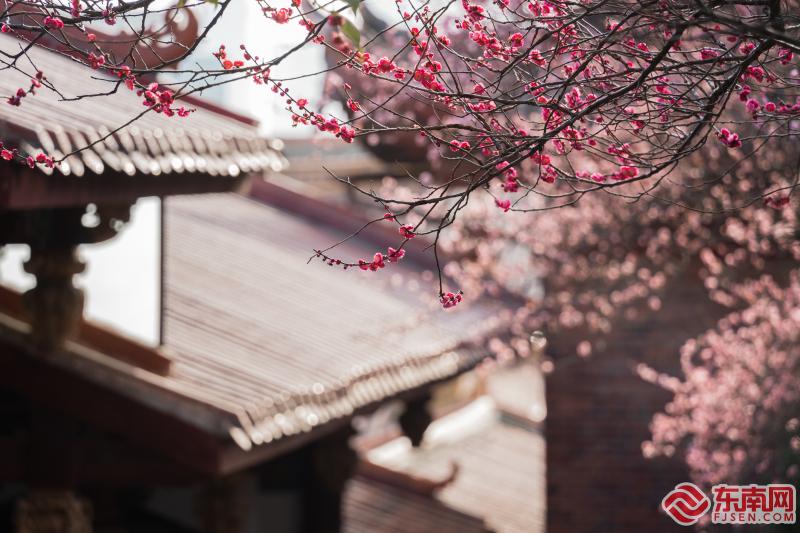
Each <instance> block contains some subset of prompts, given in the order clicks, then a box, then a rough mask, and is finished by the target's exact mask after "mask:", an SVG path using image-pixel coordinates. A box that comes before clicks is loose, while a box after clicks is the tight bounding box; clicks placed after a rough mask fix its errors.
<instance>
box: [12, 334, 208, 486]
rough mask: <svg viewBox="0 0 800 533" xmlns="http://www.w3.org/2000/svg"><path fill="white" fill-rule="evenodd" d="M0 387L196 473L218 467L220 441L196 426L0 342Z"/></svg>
mask: <svg viewBox="0 0 800 533" xmlns="http://www.w3.org/2000/svg"><path fill="white" fill-rule="evenodd" d="M0 368H2V369H3V371H2V372H0V388H2V389H5V390H10V391H13V392H15V393H17V394H18V395H20V396H22V397H23V398H26V399H27V400H28V401H30V402H31V404H32V405H34V406H40V407H45V408H47V409H51V410H52V411H54V412H58V413H62V414H65V415H68V416H70V417H73V418H75V419H77V420H81V421H83V422H85V423H86V424H88V425H90V426H95V427H97V428H100V429H103V430H106V431H108V432H110V433H112V434H115V435H120V436H122V437H124V438H125V439H127V440H129V441H130V442H132V443H135V444H137V445H139V446H141V447H142V448H144V449H147V450H152V451H154V452H156V453H158V454H160V455H162V456H164V457H167V458H169V459H170V460H171V461H174V462H175V463H176V464H179V465H183V466H184V467H185V468H188V469H189V470H191V471H193V472H196V473H198V474H201V475H217V474H218V473H219V472H220V469H221V454H222V442H221V441H220V439H218V438H216V437H215V436H213V435H210V434H208V433H206V432H204V431H202V430H201V429H199V428H196V427H194V426H191V425H189V424H187V423H185V422H183V421H181V420H178V419H176V418H173V417H171V416H169V415H168V414H165V413H161V412H158V411H155V410H153V409H150V408H148V407H146V406H143V405H142V404H140V403H138V402H136V401H134V400H132V399H129V398H127V397H124V396H121V395H119V394H117V393H115V392H113V391H111V390H109V389H107V388H104V387H101V386H99V385H96V384H94V383H91V382H88V381H85V380H83V379H81V378H79V377H78V376H75V375H74V374H72V373H70V372H67V371H65V370H62V369H60V368H56V367H54V366H52V365H50V364H47V363H46V362H45V361H42V360H40V359H37V358H35V357H33V356H30V355H29V354H27V353H24V352H22V351H21V350H20V349H19V348H17V347H16V346H13V345H10V344H8V343H5V342H0Z"/></svg>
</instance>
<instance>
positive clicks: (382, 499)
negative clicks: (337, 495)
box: [344, 477, 491, 533]
mask: <svg viewBox="0 0 800 533" xmlns="http://www.w3.org/2000/svg"><path fill="white" fill-rule="evenodd" d="M345 502H346V503H345V508H344V522H345V527H344V532H345V533H376V532H380V533H490V532H491V530H490V529H487V527H486V524H484V522H483V520H481V519H480V518H477V517H475V516H472V515H470V514H467V513H462V512H460V511H457V510H455V509H453V508H452V507H449V506H448V505H446V504H444V503H442V502H440V501H438V500H436V499H435V498H431V497H430V496H428V495H424V494H416V493H414V492H412V491H408V490H404V489H402V488H398V487H393V486H391V485H388V484H385V483H380V482H378V481H374V480H371V479H367V478H364V477H356V478H355V479H353V480H352V481H351V482H350V484H349V486H348V488H347V496H346V500H345Z"/></svg>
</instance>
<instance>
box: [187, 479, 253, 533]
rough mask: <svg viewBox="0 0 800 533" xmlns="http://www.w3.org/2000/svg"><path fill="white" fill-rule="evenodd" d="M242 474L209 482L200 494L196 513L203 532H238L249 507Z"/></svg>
mask: <svg viewBox="0 0 800 533" xmlns="http://www.w3.org/2000/svg"><path fill="white" fill-rule="evenodd" d="M245 492H246V489H245V487H244V480H243V478H242V476H236V475H234V476H227V477H224V478H221V479H215V480H213V481H211V482H209V483H208V484H207V485H206V486H205V487H204V488H203V491H202V493H201V494H200V498H199V500H198V507H199V508H198V513H199V515H200V522H201V524H202V532H203V533H240V532H242V531H243V530H244V525H245V523H246V521H247V520H246V518H247V516H248V513H249V511H250V509H248V508H247V507H248V506H247V497H246V494H245Z"/></svg>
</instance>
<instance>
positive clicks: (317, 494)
mask: <svg viewBox="0 0 800 533" xmlns="http://www.w3.org/2000/svg"><path fill="white" fill-rule="evenodd" d="M354 434H355V432H354V431H353V430H352V428H351V427H350V426H347V427H346V428H343V429H341V430H339V431H337V432H336V433H333V434H331V435H329V436H327V437H325V438H324V439H321V440H319V441H317V442H316V443H314V444H313V445H312V446H311V448H310V449H309V454H310V459H311V464H310V466H311V470H312V472H311V474H312V475H311V476H310V480H309V481H310V482H309V483H308V485H307V486H306V487H305V488H304V498H303V500H304V501H303V531H304V532H305V533H333V532H338V531H341V529H342V495H343V493H344V489H345V485H346V484H347V481H348V480H349V479H350V478H351V477H352V476H353V474H354V473H355V470H356V466H357V464H358V456H357V454H356V452H355V451H354V450H353V448H352V447H351V446H350V440H351V439H352V437H353V435H354Z"/></svg>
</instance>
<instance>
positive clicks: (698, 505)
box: [661, 483, 711, 526]
mask: <svg viewBox="0 0 800 533" xmlns="http://www.w3.org/2000/svg"><path fill="white" fill-rule="evenodd" d="M709 507H711V500H709V499H708V496H706V495H705V494H703V491H701V490H700V489H699V488H698V486H697V485H695V484H694V483H680V484H678V485H676V486H675V489H674V490H673V491H672V492H670V493H669V494H667V495H666V496H664V499H663V500H661V508H662V509H664V512H665V513H667V514H668V515H669V516H670V517H672V519H673V520H675V521H676V522H677V523H679V524H680V525H682V526H691V525H692V524H695V523H697V521H698V520H699V519H700V517H701V516H703V515H704V514H705V513H706V512H708V509H709Z"/></svg>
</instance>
